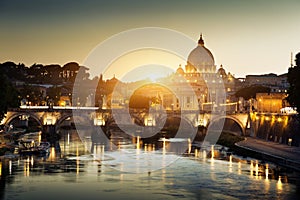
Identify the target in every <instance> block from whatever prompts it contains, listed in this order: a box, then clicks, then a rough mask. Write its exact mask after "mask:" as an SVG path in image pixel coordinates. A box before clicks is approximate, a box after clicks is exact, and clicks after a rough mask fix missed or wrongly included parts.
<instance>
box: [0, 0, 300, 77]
mask: <svg viewBox="0 0 300 200" xmlns="http://www.w3.org/2000/svg"><path fill="white" fill-rule="evenodd" d="M299 9H300V1H299V0H286V1H281V0H280V1H279V0H260V1H259V0H252V1H240V0H227V1H223V0H210V1H202V0H190V1H189V0H187V1H180V0H172V1H171V0H160V1H143V0H128V1H122V0H119V1H117V0H110V1H95V0H94V1H93V0H85V1H73V0H64V1H58V0H51V1H50V0H49V1H46V0H26V1H23V0H0V27H1V28H0V62H1V63H3V62H6V61H13V62H15V63H24V64H25V65H27V66H31V65H32V64H34V63H41V64H52V63H55V64H61V65H63V64H65V63H67V62H70V61H75V62H78V63H79V64H84V63H85V60H86V59H87V57H88V56H89V54H90V53H91V51H93V49H95V48H96V47H97V45H99V44H101V43H102V42H104V41H106V40H108V39H109V38H111V37H113V36H114V35H116V34H119V33H121V32H123V31H127V30H130V29H136V28H143V27H161V28H165V29H170V30H174V31H177V32H179V33H182V34H184V35H186V36H188V37H189V38H191V39H192V40H194V41H195V47H196V43H197V40H198V39H199V34H200V33H202V34H203V37H204V40H205V46H206V47H207V48H208V49H210V51H211V52H212V53H213V55H214V58H215V64H216V65H217V68H219V66H220V65H221V64H222V65H223V67H224V68H225V69H226V71H227V72H228V71H229V72H231V73H232V74H234V75H235V76H236V77H245V75H248V74H266V73H276V74H282V73H286V72H287V70H288V67H289V66H290V65H291V53H293V55H294V56H295V54H296V53H298V52H300V20H299V19H300V12H299ZM176 42H177V41H174V43H176ZM122 44H123V43H122V42H120V44H119V45H120V46H121V45H122ZM124 44H125V43H124ZM114 48H118V47H114ZM191 50H192V49H191ZM121 57H122V56H121ZM125 60H126V59H125ZM183 60H184V59H183ZM292 60H294V58H293V59H292ZM177 62H180V63H177ZM113 63H118V64H120V65H122V67H121V66H120V69H117V68H114V70H112V71H114V72H116V73H117V72H118V71H126V70H127V67H126V64H124V65H123V64H122V62H121V61H118V60H114V61H113ZM179 64H181V65H182V66H184V65H185V63H184V61H180V59H175V58H174V61H173V63H171V64H170V65H172V66H171V68H174V69H176V68H177V67H178V65H179ZM147 65H148V63H146V65H145V66H147ZM87 67H90V66H87ZM116 67H117V66H116ZM114 72H111V73H110V76H111V75H112V74H113V73H114ZM117 74H118V73H117Z"/></svg>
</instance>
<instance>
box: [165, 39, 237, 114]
mask: <svg viewBox="0 0 300 200" xmlns="http://www.w3.org/2000/svg"><path fill="white" fill-rule="evenodd" d="M163 82H164V83H165V84H167V85H169V86H170V87H171V88H174V89H175V92H176V93H177V94H178V97H177V100H175V99H174V101H173V102H172V105H173V106H171V107H172V108H174V109H183V110H196V109H200V110H205V111H212V110H213V109H214V108H216V107H222V106H226V110H227V111H229V110H236V109H237V103H235V102H234V103H233V101H235V99H234V95H233V94H234V93H235V91H236V85H238V84H237V83H238V82H239V81H238V79H236V78H235V77H234V76H233V75H232V74H231V73H230V72H229V73H226V71H225V69H224V68H223V66H222V65H221V66H220V68H219V69H218V70H216V65H215V61H214V56H213V54H212V53H211V51H210V50H209V49H208V48H206V47H205V45H204V39H203V36H202V34H201V35H200V38H199V40H198V45H197V46H196V47H195V48H194V49H193V50H192V51H191V52H190V54H189V56H188V58H187V63H186V65H185V70H184V69H183V68H182V67H181V65H179V67H178V69H177V70H176V72H175V73H174V74H172V75H171V76H170V77H166V79H164V80H163ZM189 88H192V90H193V92H190V91H189ZM228 106H229V107H228Z"/></svg>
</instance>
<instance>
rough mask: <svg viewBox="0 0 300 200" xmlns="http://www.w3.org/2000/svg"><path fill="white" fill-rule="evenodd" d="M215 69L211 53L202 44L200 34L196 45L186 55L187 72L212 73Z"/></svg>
mask: <svg viewBox="0 0 300 200" xmlns="http://www.w3.org/2000/svg"><path fill="white" fill-rule="evenodd" d="M215 70H216V67H215V61H214V57H213V55H212V53H211V52H210V50H208V49H207V48H206V47H205V46H204V40H203V38H202V34H201V35H200V39H199V40H198V46H197V47H196V48H195V49H193V50H192V51H191V53H190V54H189V56H188V60H187V66H186V71H187V72H196V71H198V72H208V73H214V72H215Z"/></svg>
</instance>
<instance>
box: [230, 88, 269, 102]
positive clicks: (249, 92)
mask: <svg viewBox="0 0 300 200" xmlns="http://www.w3.org/2000/svg"><path fill="white" fill-rule="evenodd" d="M256 93H270V88H268V87H265V86H261V85H250V86H248V87H244V88H241V89H239V90H238V91H237V92H236V93H235V96H236V97H243V98H244V99H245V100H248V99H251V98H255V97H256Z"/></svg>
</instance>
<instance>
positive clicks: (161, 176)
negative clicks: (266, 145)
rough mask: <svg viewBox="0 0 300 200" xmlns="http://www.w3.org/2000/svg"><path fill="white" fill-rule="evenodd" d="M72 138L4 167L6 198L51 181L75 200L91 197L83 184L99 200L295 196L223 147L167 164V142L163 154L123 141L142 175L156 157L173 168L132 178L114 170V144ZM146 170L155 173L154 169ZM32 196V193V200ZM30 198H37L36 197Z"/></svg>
mask: <svg viewBox="0 0 300 200" xmlns="http://www.w3.org/2000/svg"><path fill="white" fill-rule="evenodd" d="M66 136H67V134H66ZM67 138H68V137H66V140H64V138H63V137H62V138H61V140H60V141H59V143H58V144H56V145H53V146H52V147H51V149H50V153H49V156H48V157H47V158H38V157H34V156H28V157H20V158H16V159H15V160H14V159H8V160H5V161H2V162H0V176H1V181H3V180H4V179H3V173H4V174H5V176H10V177H13V178H14V179H15V180H17V181H15V182H14V181H13V182H9V183H8V184H6V186H5V192H6V197H7V199H9V197H12V196H13V194H15V193H16V190H15V189H16V188H21V191H22V188H23V193H22V195H25V196H22V195H20V196H19V197H20V198H18V197H16V198H10V199H22V198H21V197H24V199H26V198H25V197H26V195H27V194H26V192H24V191H26V190H25V189H24V188H25V187H26V186H25V185H24V183H26V182H30V183H31V184H32V187H33V188H36V190H42V188H43V187H46V186H43V184H46V183H47V182H49V181H50V180H53V182H52V183H51V184H53V185H51V184H47V187H49V188H47V191H49V193H51V192H52V193H53V194H54V193H55V191H56V189H57V188H59V187H63V188H64V186H67V187H66V189H65V190H63V191H62V192H64V193H66V194H68V192H70V191H69V190H68V189H67V188H72V190H71V191H72V192H73V193H72V194H76V195H78V197H77V196H76V195H73V196H74V199H80V198H81V199H82V197H83V195H80V194H81V193H83V194H85V195H86V193H85V192H84V189H83V185H85V187H84V188H86V190H87V191H90V192H92V194H90V195H95V198H96V197H98V198H100V197H102V195H104V196H105V195H107V196H108V197H115V198H116V197H118V195H117V194H123V195H125V196H126V195H130V194H129V192H128V191H138V192H139V193H141V194H144V196H146V197H149V199H151V198H152V199H153V198H154V197H156V198H160V199H173V198H174V197H175V198H176V197H180V198H181V199H193V198H195V197H197V196H201V195H203V193H205V194H206V195H212V196H210V197H211V198H212V199H213V198H219V199H220V198H221V196H222V197H223V198H236V199H247V198H250V197H253V196H251V195H255V196H257V198H261V199H264V198H266V199H274V198H276V197H277V195H278V194H280V195H281V196H280V197H283V198H284V197H285V196H286V195H288V194H290V193H293V192H295V187H294V186H293V185H291V184H289V183H288V181H287V178H286V175H284V174H279V173H274V171H275V170H276V166H274V165H270V164H268V163H262V162H260V161H258V160H253V159H250V158H247V159H243V158H240V157H238V156H235V155H233V154H232V153H231V152H230V153H228V152H226V151H223V152H221V150H220V148H221V147H218V146H217V145H216V146H209V147H207V148H205V149H197V148H196V149H194V152H193V151H192V149H191V152H189V150H188V151H187V155H185V156H183V157H180V159H178V160H177V161H176V162H174V163H173V164H172V165H168V156H171V155H170V153H168V152H167V151H166V149H167V147H166V146H168V145H167V144H166V142H167V141H166V140H163V141H162V143H161V146H160V148H161V149H159V147H158V148H157V149H156V148H155V146H154V144H150V143H148V144H144V146H140V145H138V146H137V143H139V144H140V142H136V143H133V144H132V146H130V145H121V144H122V140H121V139H120V140H119V141H118V144H120V146H119V148H120V150H119V151H120V152H119V153H118V154H117V155H118V156H119V155H121V154H120V153H124V154H125V153H128V152H132V154H131V155H132V156H134V157H133V158H134V159H136V160H140V161H141V162H139V161H136V163H132V165H131V167H135V170H136V171H135V172H141V171H140V170H141V169H142V168H141V165H146V166H147V165H148V164H151V162H150V161H151V159H156V158H157V157H154V156H157V155H156V154H158V152H160V155H159V156H161V157H159V158H160V159H161V162H162V165H163V166H167V165H168V166H167V167H163V168H161V169H159V170H157V171H147V172H146V173H141V174H131V173H126V172H122V171H125V169H126V166H125V165H124V163H126V160H124V161H123V162H119V163H117V164H115V165H114V163H113V162H111V161H112V160H111V159H112V158H113V156H114V152H115V151H110V149H111V146H110V145H109V143H108V144H101V143H94V144H92V141H91V139H90V138H86V140H85V141H84V142H85V143H86V144H89V145H90V147H91V148H92V146H93V151H92V153H90V152H89V151H88V149H86V148H85V147H84V145H83V143H82V142H81V141H80V140H78V139H76V137H75V136H72V134H70V137H69V139H70V140H69V141H68V139H67ZM58 146H60V147H62V148H59V147H58ZM129 147H130V148H131V149H130V148H129ZM138 147H141V148H138ZM122 148H129V149H122ZM124 150H127V151H124ZM207 152H208V153H207ZM193 153H194V154H193ZM210 153H211V156H210ZM147 167H149V169H151V166H147ZM2 169H3V170H2ZM119 169H120V171H119ZM228 172H230V173H228ZM20 174H21V176H20ZM49 174H51V176H49ZM51 177H53V179H52V178H51ZM62 183H63V184H62ZM229 185H230V187H229ZM91 188H93V189H91ZM146 188H147V189H146ZM179 188H180V189H179ZM181 188H182V189H181ZM44 191H45V190H44ZM57 191H59V190H57ZM57 191H56V192H57ZM96 191H97V192H96ZM111 191H114V192H111ZM29 193H30V192H29V191H28V195H30V194H29ZM47 193H48V192H47ZM28 195H27V196H28ZM31 195H32V196H34V197H37V195H34V194H32V193H31ZM155 195H156V196H155ZM214 195H215V196H214ZM247 195H248V196H247ZM150 197H151V198H150ZM223 198H222V199H223Z"/></svg>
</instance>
